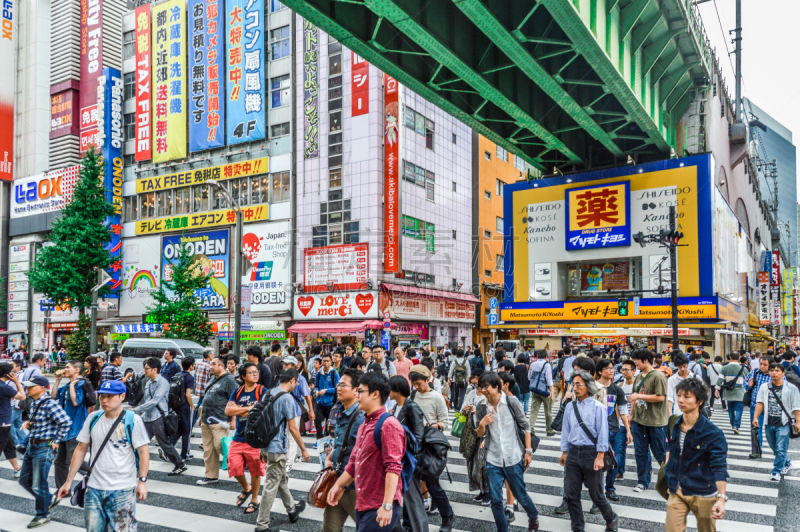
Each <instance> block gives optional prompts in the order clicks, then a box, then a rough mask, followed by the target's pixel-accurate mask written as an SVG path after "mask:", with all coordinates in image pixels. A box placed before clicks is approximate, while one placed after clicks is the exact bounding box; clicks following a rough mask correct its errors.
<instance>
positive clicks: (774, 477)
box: [769, 473, 781, 482]
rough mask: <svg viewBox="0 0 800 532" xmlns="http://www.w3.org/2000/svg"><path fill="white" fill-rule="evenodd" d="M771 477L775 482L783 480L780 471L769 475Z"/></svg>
mask: <svg viewBox="0 0 800 532" xmlns="http://www.w3.org/2000/svg"><path fill="white" fill-rule="evenodd" d="M769 479H770V480H772V481H774V482H780V481H781V475H780V474H779V473H775V474H774V475H772V476H771V477H769Z"/></svg>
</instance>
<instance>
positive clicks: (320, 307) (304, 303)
mask: <svg viewBox="0 0 800 532" xmlns="http://www.w3.org/2000/svg"><path fill="white" fill-rule="evenodd" d="M377 317H378V293H377V292H368V291H365V292H335V293H331V294H302V295H300V294H298V295H297V296H295V298H294V319H295V320H320V321H334V320H342V319H368V318H372V319H377Z"/></svg>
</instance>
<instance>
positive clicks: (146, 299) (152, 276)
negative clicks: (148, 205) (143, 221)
mask: <svg viewBox="0 0 800 532" xmlns="http://www.w3.org/2000/svg"><path fill="white" fill-rule="evenodd" d="M160 282H161V237H158V236H147V237H137V238H131V239H128V240H124V241H123V243H122V287H121V288H120V292H119V296H120V297H119V305H120V312H119V314H120V316H141V315H142V314H147V307H149V306H151V305H153V303H154V301H153V295H152V294H153V292H155V291H156V290H158V285H159V283H160Z"/></svg>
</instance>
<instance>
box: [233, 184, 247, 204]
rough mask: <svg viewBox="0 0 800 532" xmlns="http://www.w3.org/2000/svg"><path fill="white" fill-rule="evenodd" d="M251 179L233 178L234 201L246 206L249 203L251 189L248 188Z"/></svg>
mask: <svg viewBox="0 0 800 532" xmlns="http://www.w3.org/2000/svg"><path fill="white" fill-rule="evenodd" d="M248 181H249V180H248V179H247V178H243V179H231V181H230V183H231V196H232V197H233V199H234V201H235V202H236V203H238V204H239V205H241V206H245V205H247V204H248V201H247V200H248V199H249V191H248V190H247V182H248Z"/></svg>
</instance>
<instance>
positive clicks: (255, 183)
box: [250, 177, 261, 205]
mask: <svg viewBox="0 0 800 532" xmlns="http://www.w3.org/2000/svg"><path fill="white" fill-rule="evenodd" d="M259 203H261V178H260V177H251V178H250V204H251V205H258V204H259Z"/></svg>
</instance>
